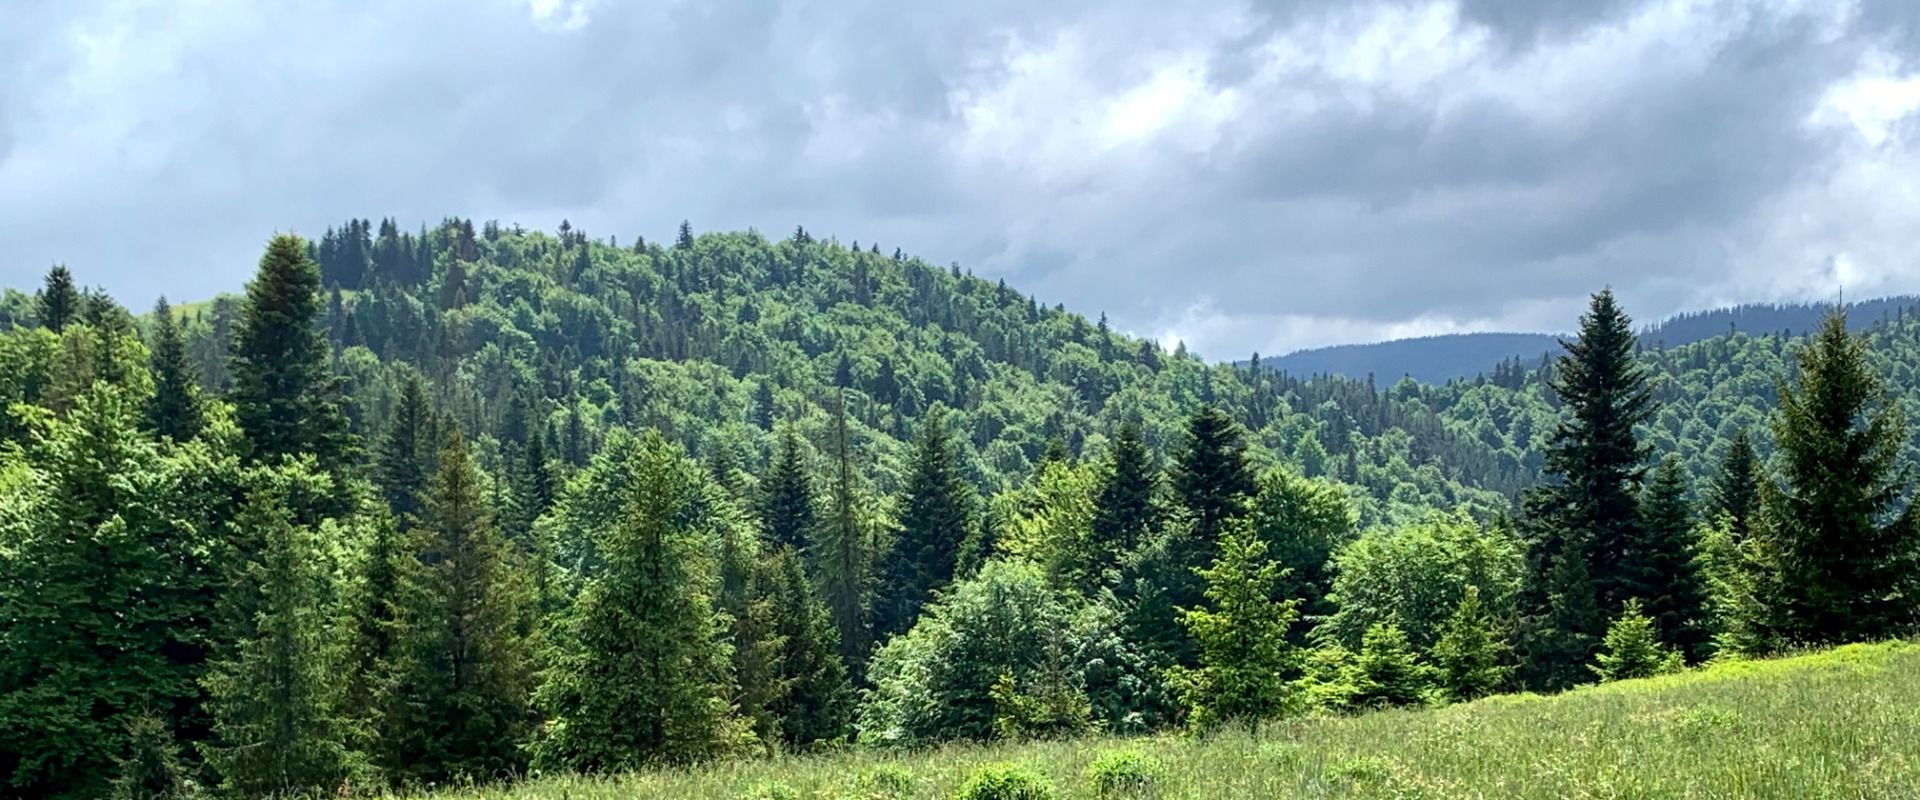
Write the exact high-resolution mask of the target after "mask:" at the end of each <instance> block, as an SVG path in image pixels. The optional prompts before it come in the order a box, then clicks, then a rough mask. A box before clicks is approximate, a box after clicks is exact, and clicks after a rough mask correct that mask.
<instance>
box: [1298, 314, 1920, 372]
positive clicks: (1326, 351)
mask: <svg viewBox="0 0 1920 800" xmlns="http://www.w3.org/2000/svg"><path fill="white" fill-rule="evenodd" d="M1914 306H1920V295H1896V296H1892V297H1882V298H1876V299H1872V300H1862V301H1859V302H1853V303H1848V304H1847V314H1848V325H1849V327H1852V328H1854V329H1856V330H1861V329H1866V328H1870V327H1872V326H1874V325H1877V324H1879V323H1880V322H1881V321H1883V320H1886V319H1889V318H1893V317H1896V316H1898V315H1900V314H1902V313H1904V312H1905V311H1906V310H1907V309H1910V308H1912V307H1914ZM1829 307H1830V304H1827V303H1747V304H1743V305H1737V306H1729V307H1726V308H1717V309H1712V310H1709V311H1696V312H1688V313H1684V314H1679V315H1675V316H1673V317H1670V318H1668V319H1667V320H1665V321H1662V322H1660V323H1657V324H1654V325H1650V326H1647V327H1645V328H1643V329H1642V330H1641V332H1640V341H1641V343H1642V344H1644V345H1646V346H1649V347H1677V346H1679V345H1683V344H1690V343H1693V342H1698V341H1701V340H1703V339H1708V338H1711V337H1714V336H1718V335H1720V334H1723V333H1726V332H1728V331H1729V330H1739V331H1743V332H1746V333H1754V334H1764V333H1778V332H1782V331H1785V332H1787V333H1793V334H1800V333H1805V332H1807V331H1809V330H1811V329H1812V328H1813V326H1814V325H1815V324H1816V323H1818V322H1819V321H1820V317H1821V315H1823V314H1825V313H1826V310H1827V309H1828V308H1829ZM1559 349H1560V334H1554V333H1450V334H1441V335H1438V336H1419V337H1414V338H1409V339H1394V340H1391V341H1385V342H1373V343H1369V344H1344V345H1335V346H1332V347H1316V348H1311V349H1307V350H1296V351H1294V352H1292V353H1288V354H1287V355H1284V356H1279V357H1277V358H1266V359H1262V360H1261V362H1260V365H1261V366H1263V367H1267V368H1269V369H1274V370H1279V371H1281V372H1285V373H1287V374H1290V375H1296V376H1307V375H1343V376H1346V377H1349V378H1365V377H1367V376H1368V375H1372V376H1373V377H1374V379H1375V380H1377V381H1379V382H1381V383H1393V382H1395V381H1398V380H1399V379H1400V378H1401V377H1403V376H1404V377H1409V378H1412V379H1414V380H1416V381H1419V382H1421V383H1429V384H1438V383H1446V382H1447V381H1450V380H1454V379H1458V378H1471V377H1473V376H1475V375H1480V374H1483V373H1487V372H1490V371H1491V370H1492V369H1493V367H1494V365H1495V364H1498V363H1500V362H1502V361H1506V360H1509V359H1516V358H1517V359H1520V360H1521V361H1523V362H1526V363H1528V364H1532V363H1533V362H1536V361H1538V360H1539V359H1540V358H1542V357H1544V356H1547V355H1550V354H1553V353H1556V352H1558V351H1559Z"/></svg>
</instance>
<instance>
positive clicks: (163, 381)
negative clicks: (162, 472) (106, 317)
mask: <svg viewBox="0 0 1920 800" xmlns="http://www.w3.org/2000/svg"><path fill="white" fill-rule="evenodd" d="M150 339H151V342H152V346H151V347H150V348H149V349H150V350H151V351H152V366H151V369H152V372H153V396H151V397H149V398H147V408H146V422H147V427H148V428H149V429H151V430H152V431H153V432H154V434H155V435H156V436H159V437H161V438H165V439H172V440H174V441H176V442H184V441H186V440H188V439H192V438H193V437H195V436H198V435H200V429H201V427H202V426H204V425H205V424H206V421H205V420H206V418H205V416H204V414H203V413H202V411H201V407H200V385H199V381H198V380H197V379H196V378H195V377H194V374H193V363H192V362H191V361H189V360H188V358H187V344H186V340H184V339H182V338H181V336H180V325H179V322H178V320H176V319H175V318H174V314H173V308H172V307H171V306H169V305H167V298H165V297H162V298H160V301H159V302H157V303H155V304H154V306H153V329H152V333H151V336H150Z"/></svg>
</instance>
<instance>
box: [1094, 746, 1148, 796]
mask: <svg viewBox="0 0 1920 800" xmlns="http://www.w3.org/2000/svg"><path fill="white" fill-rule="evenodd" d="M1086 781H1087V784H1088V785H1089V786H1092V787H1093V791H1094V794H1095V795H1096V796H1098V797H1100V798H1103V799H1104V800H1146V799H1147V798H1153V797H1158V796H1159V795H1160V790H1161V789H1162V787H1164V786H1165V785H1166V783H1167V766H1166V764H1164V763H1162V762H1161V761H1160V759H1157V758H1154V757H1153V756H1150V755H1146V754H1144V753H1141V752H1139V751H1135V750H1114V751H1109V752H1105V753H1101V754H1100V755H1098V756H1096V757H1094V759H1093V763H1091V764H1088V765H1087V770H1086Z"/></svg>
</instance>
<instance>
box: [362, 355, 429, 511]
mask: <svg viewBox="0 0 1920 800" xmlns="http://www.w3.org/2000/svg"><path fill="white" fill-rule="evenodd" d="M437 427H438V423H437V422H436V420H435V414H434V410H433V405H432V401H431V400H429V399H428V398H427V386H426V381H424V380H422V379H421V377H420V375H419V373H415V372H409V373H408V374H407V377H406V379H405V382H403V383H402V384H401V387H400V398H399V401H398V402H396V403H395V404H394V406H393V416H392V417H391V418H390V419H388V420H387V429H386V432H385V433H384V434H383V435H382V436H381V437H380V445H379V453H378V455H377V457H376V460H375V462H374V468H373V477H374V483H375V484H376V485H378V486H379V487H380V495H381V496H382V497H384V498H385V499H386V501H387V507H388V508H390V509H392V510H393V516H394V518H395V519H397V520H399V521H400V524H401V525H402V526H411V525H413V524H416V523H417V522H418V520H419V519H420V514H421V512H422V511H423V510H424V508H425V502H426V493H427V482H428V480H429V479H430V478H431V477H432V476H433V475H434V464H433V461H434V452H435V448H436V447H437V446H438V444H437V442H438V440H437V432H436V428H437Z"/></svg>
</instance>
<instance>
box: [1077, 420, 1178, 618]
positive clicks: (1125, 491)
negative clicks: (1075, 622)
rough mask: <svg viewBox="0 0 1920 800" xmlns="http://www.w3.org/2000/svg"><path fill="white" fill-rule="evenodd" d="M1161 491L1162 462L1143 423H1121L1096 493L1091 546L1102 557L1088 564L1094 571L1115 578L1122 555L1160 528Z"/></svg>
mask: <svg viewBox="0 0 1920 800" xmlns="http://www.w3.org/2000/svg"><path fill="white" fill-rule="evenodd" d="M1159 496H1160V468H1159V466H1158V465H1156V464H1154V463H1153V454H1152V453H1151V452H1149V451H1148V450H1147V445H1146V442H1145V441H1143V440H1142V438H1141V435H1140V425H1139V424H1138V423H1136V422H1133V421H1131V420H1130V421H1127V422H1124V423H1121V425H1120V431H1119V433H1118V434H1117V435H1115V436H1114V439H1113V448H1112V449H1111V450H1109V451H1108V455H1107V464H1106V468H1105V469H1104V470H1103V471H1102V473H1101V475H1100V487H1099V489H1098V490H1096V493H1095V495H1094V512H1093V526H1092V532H1093V542H1092V547H1091V552H1092V553H1093V554H1095V555H1096V556H1097V558H1098V561H1097V562H1096V563H1094V564H1089V565H1088V570H1087V571H1088V573H1089V574H1092V575H1095V576H1100V577H1101V579H1102V580H1103V581H1111V580H1113V578H1114V577H1116V576H1117V574H1118V572H1119V568H1120V561H1121V559H1122V557H1124V556H1125V555H1126V554H1128V553H1131V552H1133V551H1134V550H1136V549H1138V548H1139V547H1140V544H1141V542H1144V541H1146V540H1147V539H1148V538H1149V537H1151V536H1153V535H1154V534H1155V533H1157V532H1158V531H1159V530H1160V522H1161V520H1160V516H1161V512H1160V500H1159Z"/></svg>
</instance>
